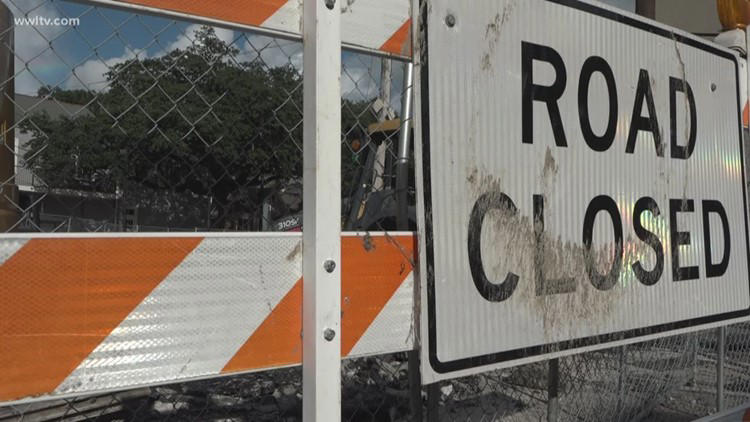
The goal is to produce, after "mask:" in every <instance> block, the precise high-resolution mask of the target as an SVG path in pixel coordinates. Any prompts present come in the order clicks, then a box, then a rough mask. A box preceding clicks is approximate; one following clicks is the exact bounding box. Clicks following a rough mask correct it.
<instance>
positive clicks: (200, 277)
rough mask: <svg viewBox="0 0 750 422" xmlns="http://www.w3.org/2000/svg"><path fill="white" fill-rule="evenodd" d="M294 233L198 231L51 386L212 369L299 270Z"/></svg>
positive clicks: (103, 384)
mask: <svg viewBox="0 0 750 422" xmlns="http://www.w3.org/2000/svg"><path fill="white" fill-rule="evenodd" d="M299 249H300V239H298V238H293V237H286V238H278V237H276V238H272V237H269V238H248V239H241V238H237V239H204V240H203V241H202V242H201V244H200V245H198V247H197V248H196V249H195V250H194V251H193V252H192V253H191V254H189V255H188V256H187V257H186V258H185V261H184V262H183V263H182V264H180V265H179V266H178V267H177V268H176V269H175V270H174V271H173V272H172V273H171V274H170V275H169V276H167V278H165V279H164V281H162V282H161V283H160V284H159V285H158V286H157V287H156V289H154V291H153V292H152V293H151V294H150V295H149V296H148V297H147V298H146V299H145V300H144V301H143V302H141V304H140V305H138V307H136V309H135V310H134V311H133V312H131V313H130V315H128V317H127V318H126V319H125V320H124V321H123V322H122V323H121V324H120V325H119V326H118V327H117V328H116V329H115V330H113V332H112V333H111V334H110V335H109V336H108V337H107V338H106V339H105V340H104V341H103V342H102V343H101V344H100V345H99V346H98V347H97V348H96V349H95V350H94V351H93V352H92V353H91V355H89V356H88V357H87V358H86V359H85V360H84V361H83V362H82V363H81V364H80V365H79V366H78V368H76V370H75V371H73V372H72V373H71V374H70V375H69V376H68V377H67V378H66V379H65V381H63V382H62V383H61V384H60V386H59V387H58V388H57V389H56V391H55V392H56V393H58V394H64V393H68V392H73V391H96V390H108V389H116V388H122V387H132V386H133V385H144V384H152V383H158V382H165V381H174V380H175V379H185V378H191V377H200V376H206V375H214V374H218V373H220V372H221V370H222V368H223V367H224V366H225V365H226V364H227V362H229V360H230V359H231V358H232V357H233V356H234V354H235V353H236V352H237V350H238V349H239V348H240V347H241V346H242V344H244V342H245V341H246V340H247V339H248V338H249V337H250V335H251V334H252V333H253V332H254V331H255V330H256V329H257V328H258V326H259V325H260V324H261V323H262V322H263V320H264V319H265V318H266V317H267V316H268V314H270V313H271V311H272V310H273V309H274V307H275V306H276V305H277V304H278V303H279V302H280V301H281V299H282V298H283V297H284V296H285V295H286V294H287V293H288V292H289V290H290V289H291V288H292V286H294V284H295V283H296V282H297V281H298V280H299V278H300V277H301V268H302V265H301V259H302V254H301V253H299Z"/></svg>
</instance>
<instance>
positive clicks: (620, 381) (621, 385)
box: [615, 346, 626, 415]
mask: <svg viewBox="0 0 750 422" xmlns="http://www.w3.org/2000/svg"><path fill="white" fill-rule="evenodd" d="M625 347H626V346H620V347H618V348H617V354H618V357H619V365H618V368H619V370H618V372H617V407H616V410H615V412H616V414H617V415H619V414H621V413H622V410H623V408H624V404H625V370H626V369H625V368H626V366H625V363H626V362H625V359H626V356H625Z"/></svg>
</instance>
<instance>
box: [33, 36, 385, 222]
mask: <svg viewBox="0 0 750 422" xmlns="http://www.w3.org/2000/svg"><path fill="white" fill-rule="evenodd" d="M106 80H107V82H108V83H107V87H108V88H107V89H106V90H105V91H101V92H94V91H88V90H62V89H60V88H55V87H43V88H42V89H40V91H39V94H40V96H44V97H46V98H53V99H56V100H58V101H64V102H69V103H75V104H84V105H87V107H86V110H87V112H86V113H82V114H79V115H77V116H75V117H67V116H66V117H62V118H52V117H50V116H48V115H36V116H33V118H31V119H27V120H26V121H25V123H24V124H23V125H22V129H23V130H26V131H30V132H32V134H33V139H32V140H31V141H30V143H29V145H28V148H29V152H28V153H27V154H26V157H25V158H26V159H27V162H28V163H29V165H30V166H31V167H32V170H33V171H34V173H35V174H36V175H37V176H39V177H40V178H41V179H42V180H44V182H45V183H46V186H47V187H49V188H65V189H76V190H83V191H97V192H109V193H115V192H118V193H119V194H121V195H122V196H123V197H125V198H126V199H128V200H129V202H130V203H131V205H139V204H141V205H142V204H145V203H148V204H149V206H151V207H152V208H153V207H154V204H155V203H158V202H161V203H162V206H161V208H163V213H162V214H163V215H167V217H166V218H167V219H168V220H171V221H168V222H166V223H164V224H176V225H179V224H180V221H181V220H182V221H184V220H186V219H189V220H195V219H196V218H199V216H200V212H197V211H195V209H199V208H200V209H202V208H205V205H204V204H205V203H206V202H204V201H208V202H210V204H211V207H213V209H214V212H213V215H212V217H211V220H212V222H211V225H212V226H214V227H216V226H223V225H228V220H236V219H238V218H240V216H241V215H246V214H248V213H253V212H256V211H257V210H258V209H259V208H260V207H259V205H260V204H261V203H262V201H263V199H264V198H265V197H267V196H268V195H269V194H270V193H272V191H273V190H274V189H280V188H282V187H283V186H284V185H285V184H287V183H291V182H292V181H294V180H295V179H296V180H299V178H301V176H302V78H301V75H300V73H299V72H298V71H297V69H295V68H293V67H292V66H286V67H274V68H269V67H267V66H265V65H264V64H263V63H262V61H260V60H243V59H242V57H241V54H240V51H239V50H238V49H236V48H235V47H233V46H232V45H228V44H227V43H225V42H223V41H222V40H220V39H219V38H218V37H217V36H216V34H215V32H214V30H213V29H212V28H210V27H203V28H202V29H200V30H199V31H198V32H197V33H196V40H195V42H194V43H193V44H192V45H191V46H189V47H187V48H186V49H184V50H181V49H176V50H174V51H170V52H167V53H166V54H164V55H162V56H159V57H136V58H132V59H130V60H127V61H124V62H122V63H119V64H117V65H115V66H113V67H111V68H110V69H109V71H108V72H107V73H106ZM366 107H368V105H367V104H364V103H362V104H351V103H349V104H347V105H346V106H345V107H344V116H343V118H344V122H343V123H344V125H345V127H346V126H348V127H352V126H354V125H355V124H356V121H357V120H361V116H362V115H365V116H371V113H367V112H365V113H362V111H363V110H364V108H366ZM360 123H362V124H363V125H366V124H367V123H368V122H360ZM346 153H347V151H346V150H345V154H346ZM348 153H349V154H351V151H349V152H348ZM345 177H346V176H345ZM157 198H160V199H159V200H157ZM168 198H172V199H171V200H170V199H168ZM197 203H200V204H201V205H198V204H197ZM201 207H202V208H201ZM157 208H158V207H157ZM191 208H192V209H193V210H191ZM203 218H204V220H205V217H203Z"/></svg>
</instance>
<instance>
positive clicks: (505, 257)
mask: <svg viewBox="0 0 750 422" xmlns="http://www.w3.org/2000/svg"><path fill="white" fill-rule="evenodd" d="M467 170H468V175H469V176H468V177H467V181H468V182H469V183H470V184H469V186H470V189H471V191H472V193H473V194H474V195H475V196H476V197H479V196H482V195H486V194H489V195H502V194H504V193H505V191H504V189H503V184H502V180H501V179H499V178H495V177H493V176H492V175H486V174H485V175H480V173H479V171H478V170H477V169H473V168H472V169H467ZM557 171H558V167H557V165H556V163H555V160H554V157H552V154H551V153H550V152H549V150H548V153H547V154H546V157H545V164H544V167H543V169H542V175H543V176H544V177H545V178H547V179H549V180H552V179H553V178H554V176H556V173H557ZM549 186H550V187H551V186H554V185H553V184H551V183H550V184H549ZM512 199H513V202H514V204H515V205H516V207H517V208H518V209H519V211H518V212H513V210H512V209H511V208H506V209H500V210H498V209H491V210H487V213H486V216H485V220H484V224H483V229H482V233H481V234H480V236H481V244H482V247H481V251H482V262H483V265H484V267H485V271H486V273H487V277H488V278H489V279H490V280H491V281H492V282H495V283H499V282H502V281H503V280H505V277H506V275H507V274H508V272H513V273H515V274H517V275H518V276H519V282H518V286H517V288H516V290H515V292H514V293H513V295H512V296H511V297H510V298H508V299H507V300H508V301H513V302H515V304H516V305H514V306H519V304H520V306H525V307H526V308H527V309H528V310H529V311H530V313H531V314H533V315H537V316H538V318H539V319H540V320H541V322H542V326H543V330H544V336H545V338H546V339H549V340H550V342H553V341H558V340H559V339H560V338H578V337H580V336H581V334H582V333H583V334H588V333H589V331H588V330H586V331H581V330H579V329H578V328H579V327H583V326H585V327H592V326H593V328H594V331H596V332H603V331H606V330H607V328H606V327H605V326H601V327H598V325H601V324H603V323H605V322H607V321H610V319H611V318H610V315H611V314H612V312H614V311H615V309H616V304H617V303H618V302H619V301H621V300H622V296H623V294H624V293H625V291H626V288H627V286H626V285H625V284H624V283H623V280H624V279H626V278H627V277H629V275H628V274H627V271H626V269H629V265H630V264H629V262H631V261H632V259H630V258H628V257H627V256H623V260H622V270H621V274H620V279H619V280H618V283H617V284H616V285H615V286H614V287H613V288H612V289H610V290H608V291H600V290H597V289H596V288H595V287H594V286H593V285H592V284H591V282H590V280H589V276H588V273H587V269H586V256H587V255H589V259H590V260H592V261H593V262H594V267H595V268H596V269H597V271H598V272H599V273H600V274H605V273H607V272H609V270H610V268H611V266H612V263H613V262H614V261H615V256H614V252H615V250H616V246H615V245H614V244H610V245H601V246H594V247H593V248H591V251H590V252H589V251H588V250H587V249H586V248H585V247H584V245H583V242H582V241H581V242H580V243H578V242H571V241H564V240H563V239H562V238H561V237H560V236H551V235H549V234H548V232H547V231H540V230H538V228H539V226H537V230H535V227H534V226H535V225H534V220H533V218H532V217H529V216H528V214H531V209H532V207H531V206H530V205H531V200H532V197H531V194H529V197H528V198H526V197H524V198H512ZM520 201H529V204H524V203H521V202H520ZM524 210H526V214H527V215H524ZM580 218H581V219H583V216H580ZM628 242H631V243H635V242H632V241H631V240H629V241H628ZM626 252H627V249H626ZM624 255H626V254H624Z"/></svg>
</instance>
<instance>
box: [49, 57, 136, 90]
mask: <svg viewBox="0 0 750 422" xmlns="http://www.w3.org/2000/svg"><path fill="white" fill-rule="evenodd" d="M139 54H140V55H143V54H142V53H140V52H133V51H132V50H127V51H126V52H125V53H124V54H123V55H122V56H120V57H112V58H110V59H106V60H101V59H99V58H96V59H92V60H89V61H87V62H85V63H84V64H82V65H80V66H78V67H76V68H75V70H74V71H73V73H71V75H70V77H69V78H68V79H67V80H66V81H65V83H64V84H63V86H62V87H63V88H64V89H89V90H93V91H106V90H107V89H108V88H109V85H108V84H107V77H106V76H105V75H106V73H107V72H109V71H110V69H112V67H114V66H115V65H117V64H119V63H124V62H126V61H128V60H130V59H133V58H135V57H136V56H137V55H139Z"/></svg>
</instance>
